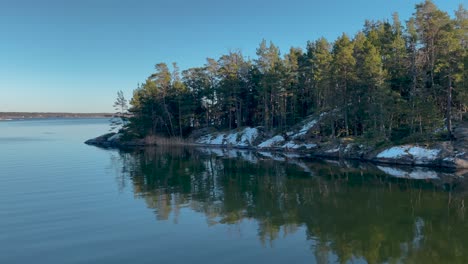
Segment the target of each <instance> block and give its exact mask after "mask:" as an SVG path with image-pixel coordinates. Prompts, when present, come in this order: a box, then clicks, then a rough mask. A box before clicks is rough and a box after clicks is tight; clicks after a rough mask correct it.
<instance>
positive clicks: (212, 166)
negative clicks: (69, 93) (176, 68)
mask: <svg viewBox="0 0 468 264" xmlns="http://www.w3.org/2000/svg"><path fill="white" fill-rule="evenodd" d="M106 131H108V121H107V120H105V119H77V120H29V121H3V122H0V263H61V264H62V263H468V219H466V216H465V207H464V200H465V197H466V195H465V194H466V193H467V192H466V187H465V183H464V180H459V179H457V180H453V178H454V177H455V176H456V175H455V174H452V173H449V172H442V173H440V172H432V171H428V170H418V171H416V173H417V174H418V175H421V174H423V175H432V176H431V177H430V178H433V180H408V179H404V178H394V177H391V176H389V175H387V174H385V173H383V171H389V168H386V169H385V168H382V167H381V168H380V169H379V168H378V167H374V166H372V165H366V164H339V165H336V164H334V163H329V162H323V161H312V160H304V159H296V158H294V157H292V156H287V157H284V156H275V155H271V154H269V153H248V152H239V151H228V152H223V151H220V150H215V149H213V150H206V149H205V150H194V149H175V148H172V149H170V150H165V149H159V148H153V149H146V150H144V151H143V150H140V151H133V152H119V151H115V150H103V149H99V148H96V147H91V146H87V145H85V144H83V141H85V140H86V139H88V138H91V137H93V136H96V135H99V134H102V133H105V132H106ZM396 171H397V172H398V171H399V173H400V174H401V171H402V169H396ZM393 172H395V169H394V170H393ZM397 174H398V173H397ZM467 206H468V205H467Z"/></svg>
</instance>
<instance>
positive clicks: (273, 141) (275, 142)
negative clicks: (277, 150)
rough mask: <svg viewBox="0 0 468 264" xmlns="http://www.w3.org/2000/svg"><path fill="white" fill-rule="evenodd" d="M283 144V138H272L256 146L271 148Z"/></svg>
mask: <svg viewBox="0 0 468 264" xmlns="http://www.w3.org/2000/svg"><path fill="white" fill-rule="evenodd" d="M283 142H284V137H283V136H279V135H278V136H274V137H272V138H270V139H268V140H266V141H264V142H262V143H260V144H259V145H258V147H259V148H271V147H274V146H275V145H278V144H280V143H283Z"/></svg>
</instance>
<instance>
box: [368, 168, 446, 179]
mask: <svg viewBox="0 0 468 264" xmlns="http://www.w3.org/2000/svg"><path fill="white" fill-rule="evenodd" d="M377 168H379V170H381V171H383V172H385V173H386V174H388V175H390V176H392V177H397V178H407V179H415V180H425V179H438V178H439V177H438V176H437V173H436V172H434V171H430V170H425V169H423V168H419V167H415V168H411V169H412V170H411V171H410V172H407V171H404V170H401V169H398V168H392V167H385V166H377Z"/></svg>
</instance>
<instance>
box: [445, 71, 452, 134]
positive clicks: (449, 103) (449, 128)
mask: <svg viewBox="0 0 468 264" xmlns="http://www.w3.org/2000/svg"><path fill="white" fill-rule="evenodd" d="M446 119H447V120H446V124H447V131H448V133H449V137H450V138H452V137H453V135H452V78H451V76H450V74H449V76H448V91H447V116H446Z"/></svg>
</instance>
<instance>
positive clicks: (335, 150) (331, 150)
mask: <svg viewBox="0 0 468 264" xmlns="http://www.w3.org/2000/svg"><path fill="white" fill-rule="evenodd" d="M339 151H340V148H334V149H329V150H326V151H325V152H326V153H336V152H339Z"/></svg>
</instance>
